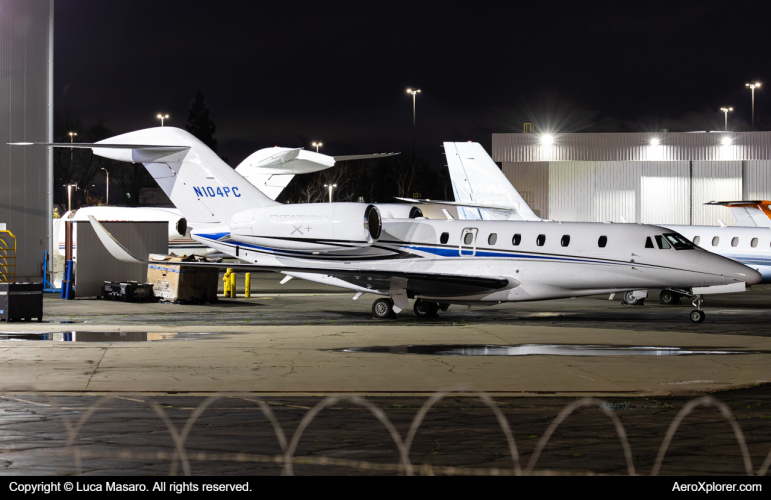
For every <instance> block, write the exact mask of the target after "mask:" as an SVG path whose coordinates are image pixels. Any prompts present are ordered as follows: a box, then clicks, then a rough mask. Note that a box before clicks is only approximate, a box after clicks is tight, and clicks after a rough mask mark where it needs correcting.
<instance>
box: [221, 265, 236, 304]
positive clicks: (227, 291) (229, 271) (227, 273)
mask: <svg viewBox="0 0 771 500" xmlns="http://www.w3.org/2000/svg"><path fill="white" fill-rule="evenodd" d="M231 274H233V270H232V269H227V270H226V271H225V276H223V277H222V281H223V282H224V283H225V290H224V291H225V297H230V275H231Z"/></svg>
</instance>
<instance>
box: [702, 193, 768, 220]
mask: <svg viewBox="0 0 771 500" xmlns="http://www.w3.org/2000/svg"><path fill="white" fill-rule="evenodd" d="M705 205H713V206H723V207H726V208H728V209H730V210H731V215H733V216H734V220H735V221H736V225H737V226H740V227H771V208H769V205H771V201H765V200H758V201H710V202H709V203H705Z"/></svg>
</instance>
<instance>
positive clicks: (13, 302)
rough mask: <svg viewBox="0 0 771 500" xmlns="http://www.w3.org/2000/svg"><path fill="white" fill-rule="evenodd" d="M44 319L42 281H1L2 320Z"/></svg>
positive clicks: (0, 316) (0, 313) (0, 303)
mask: <svg viewBox="0 0 771 500" xmlns="http://www.w3.org/2000/svg"><path fill="white" fill-rule="evenodd" d="M32 318H36V319H37V321H38V323H40V322H42V321H43V284H42V283H0V320H5V321H14V320H25V321H32Z"/></svg>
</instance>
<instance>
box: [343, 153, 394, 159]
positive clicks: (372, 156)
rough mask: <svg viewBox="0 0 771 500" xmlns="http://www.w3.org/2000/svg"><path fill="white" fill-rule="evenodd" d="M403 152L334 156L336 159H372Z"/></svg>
mask: <svg viewBox="0 0 771 500" xmlns="http://www.w3.org/2000/svg"><path fill="white" fill-rule="evenodd" d="M398 154H401V153H375V154H371V155H347V156H333V157H332V158H334V159H335V161H350V160H370V159H373V158H386V157H388V156H396V155H398Z"/></svg>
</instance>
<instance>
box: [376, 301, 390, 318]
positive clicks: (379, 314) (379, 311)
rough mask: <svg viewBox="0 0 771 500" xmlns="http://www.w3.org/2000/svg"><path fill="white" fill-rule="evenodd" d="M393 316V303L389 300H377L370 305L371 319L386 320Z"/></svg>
mask: <svg viewBox="0 0 771 500" xmlns="http://www.w3.org/2000/svg"><path fill="white" fill-rule="evenodd" d="M393 315H394V301H393V300H391V299H389V298H382V299H377V300H376V301H375V302H373V303H372V317H373V318H375V319H388V318H391V317H393Z"/></svg>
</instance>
